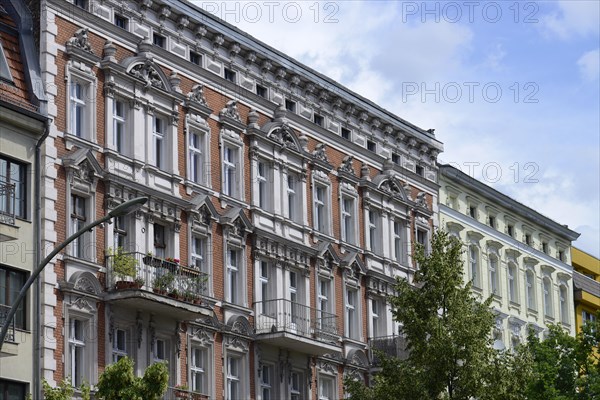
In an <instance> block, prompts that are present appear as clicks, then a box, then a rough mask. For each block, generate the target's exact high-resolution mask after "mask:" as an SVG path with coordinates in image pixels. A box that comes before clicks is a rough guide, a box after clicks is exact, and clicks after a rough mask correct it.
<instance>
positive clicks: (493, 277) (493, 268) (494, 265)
mask: <svg viewBox="0 0 600 400" xmlns="http://www.w3.org/2000/svg"><path fill="white" fill-rule="evenodd" d="M488 268H489V273H490V275H489V277H490V292H492V293H493V294H495V295H498V296H499V295H500V290H499V289H500V288H499V287H498V273H499V271H498V258H496V256H492V255H490V256H489V260H488Z"/></svg>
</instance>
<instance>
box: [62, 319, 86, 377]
mask: <svg viewBox="0 0 600 400" xmlns="http://www.w3.org/2000/svg"><path fill="white" fill-rule="evenodd" d="M76 322H79V324H81V325H80V327H81V336H82V337H81V338H79V337H77V335H76V329H75V326H76V325H77V324H76ZM87 322H88V321H86V320H84V319H81V318H77V317H72V318H70V319H69V325H68V327H69V336H68V340H69V369H68V371H69V374H68V375H69V376H70V377H71V384H72V385H73V386H75V387H78V386H79V385H81V384H82V383H83V382H84V381H85V379H86V376H85V375H86V374H85V370H86V365H87V364H88V363H89V362H91V361H92V360H88V359H87V358H88V357H86V355H87V354H86V353H87V351H86V347H87V343H86V341H85V338H86V337H87V332H86V331H87V329H86V327H87V326H88V323H87ZM79 351H80V352H81V353H79V354H80V357H81V359H79V360H77V358H78V357H77V354H78V352H79Z"/></svg>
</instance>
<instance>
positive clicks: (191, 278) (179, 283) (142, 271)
mask: <svg viewBox="0 0 600 400" xmlns="http://www.w3.org/2000/svg"><path fill="white" fill-rule="evenodd" d="M106 266H107V271H108V279H107V285H108V289H113V288H115V289H133V288H135V289H141V290H146V291H153V292H155V293H158V294H161V295H168V296H170V297H173V298H177V299H178V300H182V301H186V302H189V303H197V304H199V303H200V302H201V300H202V298H203V297H206V296H207V294H208V293H207V288H208V279H209V275H208V274H206V273H204V272H201V271H199V270H197V269H195V268H189V267H186V266H183V265H181V264H179V262H178V260H173V259H162V258H157V257H153V256H151V255H145V254H142V253H118V254H114V255H110V256H108V257H107V262H106ZM132 269H133V270H134V271H135V272H133V273H132V272H131V270H132Z"/></svg>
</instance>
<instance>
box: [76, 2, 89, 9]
mask: <svg viewBox="0 0 600 400" xmlns="http://www.w3.org/2000/svg"><path fill="white" fill-rule="evenodd" d="M73 4H75V5H76V6H77V7H79V8H83V9H84V10H87V4H88V3H87V0H73Z"/></svg>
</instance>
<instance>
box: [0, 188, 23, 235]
mask: <svg viewBox="0 0 600 400" xmlns="http://www.w3.org/2000/svg"><path fill="white" fill-rule="evenodd" d="M15 222H16V219H15V185H14V184H11V183H5V182H0V242H6V241H8V240H15V239H17V237H18V235H17V234H18V229H19V228H18V227H17V226H16V225H15Z"/></svg>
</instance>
